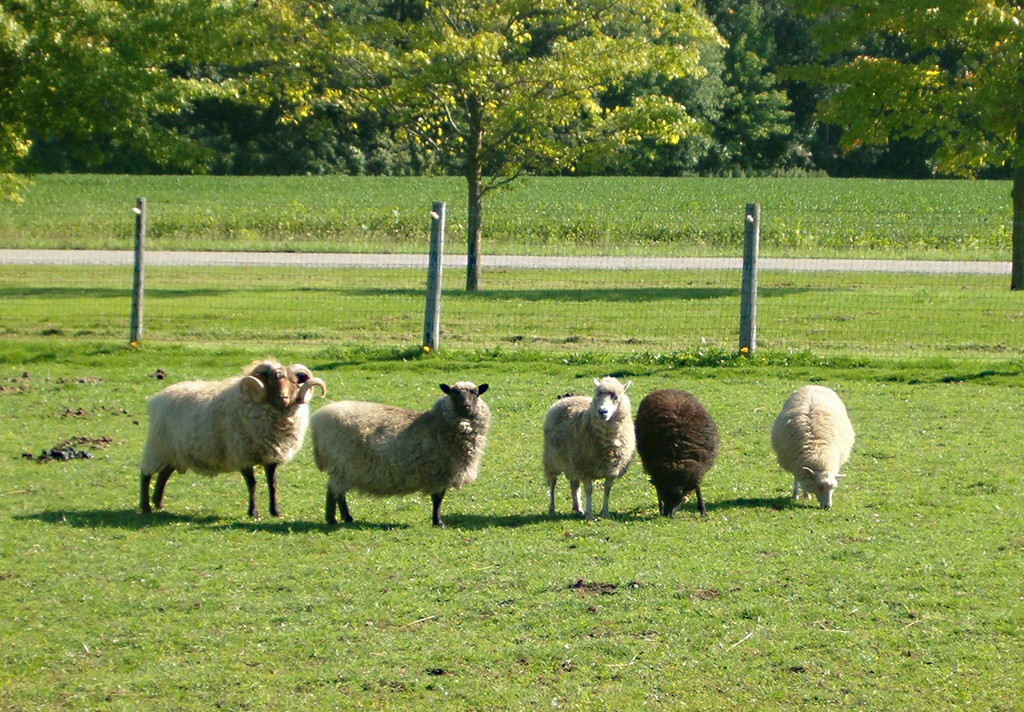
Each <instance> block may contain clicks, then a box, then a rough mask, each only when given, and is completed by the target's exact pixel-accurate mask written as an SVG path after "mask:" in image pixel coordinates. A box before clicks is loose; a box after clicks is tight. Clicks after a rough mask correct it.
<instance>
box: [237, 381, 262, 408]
mask: <svg viewBox="0 0 1024 712" xmlns="http://www.w3.org/2000/svg"><path fill="white" fill-rule="evenodd" d="M238 388H239V389H240V390H241V391H242V395H244V396H245V397H246V398H248V399H249V400H250V401H252V402H253V403H263V402H265V401H266V400H267V390H266V389H265V388H264V387H263V382H262V381H261V380H260V379H258V378H255V377H253V376H245V377H244V378H243V379H242V380H241V381H239V382H238Z"/></svg>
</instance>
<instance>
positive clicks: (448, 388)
mask: <svg viewBox="0 0 1024 712" xmlns="http://www.w3.org/2000/svg"><path fill="white" fill-rule="evenodd" d="M441 390H442V391H443V392H444V393H445V395H451V394H452V387H451V386H449V385H448V384H447V383H442V384H441Z"/></svg>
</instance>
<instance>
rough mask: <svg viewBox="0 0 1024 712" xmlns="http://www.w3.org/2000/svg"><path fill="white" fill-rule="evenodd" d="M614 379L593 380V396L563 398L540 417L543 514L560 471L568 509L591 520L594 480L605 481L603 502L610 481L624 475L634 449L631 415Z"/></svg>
mask: <svg viewBox="0 0 1024 712" xmlns="http://www.w3.org/2000/svg"><path fill="white" fill-rule="evenodd" d="M629 386H630V383H627V384H626V385H623V384H622V383H620V382H619V381H618V379H616V378H613V377H611V376H607V377H605V378H602V379H600V380H598V379H596V378H595V379H594V395H593V397H590V396H564V397H561V398H559V399H558V400H557V401H555V402H554V404H552V405H551V407H550V408H548V411H547V415H546V416H545V418H544V460H543V462H544V476H545V478H546V479H547V483H548V490H549V504H548V513H549V514H550V515H551V516H554V515H555V485H556V484H557V482H558V475H559V474H561V473H563V472H564V473H565V476H566V478H567V479H568V480H569V488H570V493H571V495H572V509H573V511H574V512H575V513H577V514H583V515H584V516H585V517H586V518H587V519H593V518H594V510H593V504H592V500H593V491H594V480H604V506H603V507H602V508H601V516H602V517H607V516H608V499H609V496H610V495H611V491H612V485H613V484H614V482H615V480H616V479H618V478H619V477H621V476H622V475H624V474H625V473H626V470H627V468H628V467H629V464H630V463H631V462H632V461H633V456H634V454H635V453H636V437H635V435H634V433H633V416H632V413H631V412H630V411H631V405H630V402H629V396H627V395H626V389H627V388H629ZM580 483H582V484H583V489H584V492H585V493H586V498H587V501H586V509H583V508H582V507H581V504H580Z"/></svg>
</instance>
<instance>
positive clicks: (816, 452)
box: [772, 385, 854, 509]
mask: <svg viewBox="0 0 1024 712" xmlns="http://www.w3.org/2000/svg"><path fill="white" fill-rule="evenodd" d="M853 441H854V433H853V425H851V424H850V417H849V415H847V413H846V406H845V405H843V401H842V399H840V398H839V396H838V395H836V393H835V391H833V390H832V389H830V388H826V387H825V386H818V385H808V386H802V387H801V388H798V389H796V390H795V391H793V393H792V394H790V396H789V398H788V399H787V400H786V403H785V405H783V406H782V412H781V413H779V417H778V418H776V419H775V423H774V424H773V425H772V449H774V450H775V456H776V457H777V458H778V461H779V465H780V466H781V467H782V468H783V469H784V470H787V471H788V472H791V473H793V499H797V498H798V497H799V495H800V491H801V490H803V492H804V493H806V494H807V496H808V497H810V496H811V493H812V492H813V493H814V494H815V495H816V496H817V497H818V503H819V504H820V505H821V508H822V509H830V508H831V507H832V493H833V492H834V491H835V489H836V487H838V486H839V478H840V477H842V476H843V475H841V474H839V468H840V467H842V466H843V465H844V464H846V461H847V460H849V459H850V452H851V451H852V450H853Z"/></svg>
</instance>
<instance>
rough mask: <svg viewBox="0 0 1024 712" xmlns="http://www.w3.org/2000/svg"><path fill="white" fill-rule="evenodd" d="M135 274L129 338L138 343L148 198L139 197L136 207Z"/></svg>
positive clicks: (140, 338) (140, 333) (140, 324)
mask: <svg viewBox="0 0 1024 712" xmlns="http://www.w3.org/2000/svg"><path fill="white" fill-rule="evenodd" d="M133 212H134V213H135V276H134V278H133V280H132V323H131V334H130V336H129V340H130V342H131V343H132V344H133V345H137V344H138V343H139V342H140V341H141V340H142V294H143V291H144V273H143V268H142V259H143V256H144V255H145V251H146V199H145V198H139V199H138V201H137V202H136V205H135V209H134V211H133Z"/></svg>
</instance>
